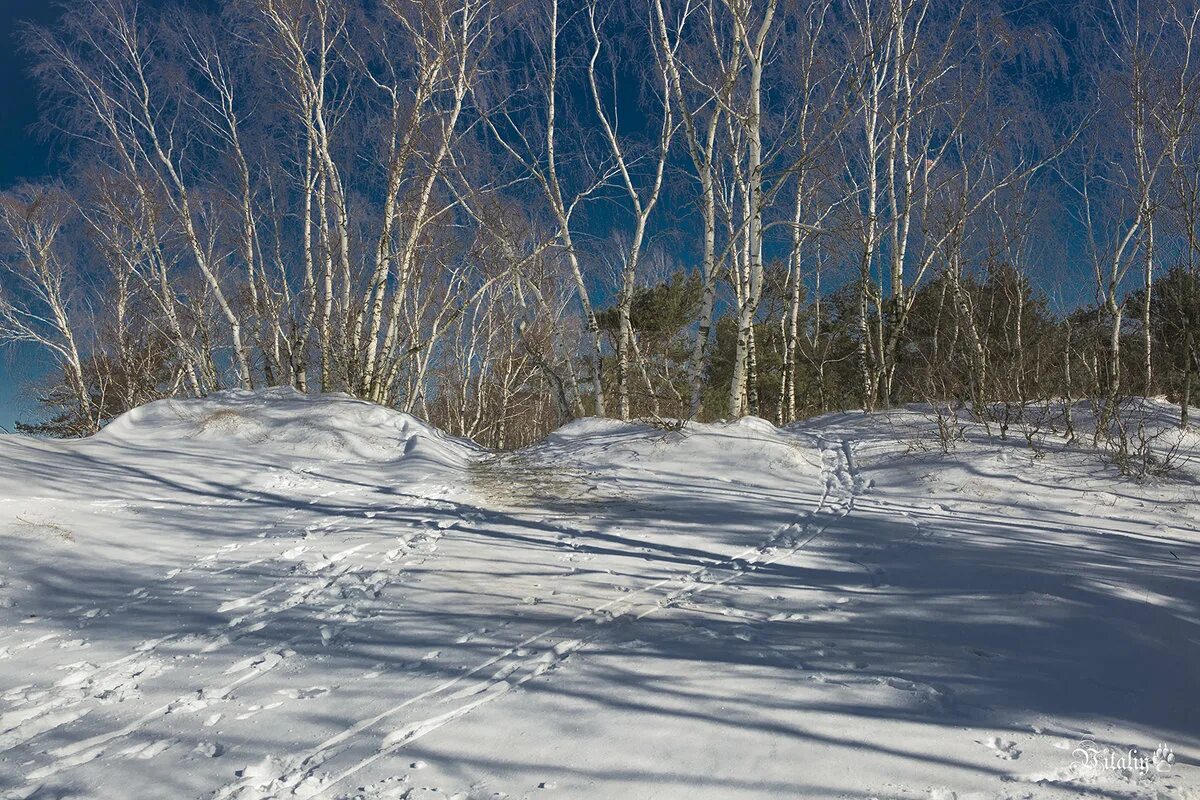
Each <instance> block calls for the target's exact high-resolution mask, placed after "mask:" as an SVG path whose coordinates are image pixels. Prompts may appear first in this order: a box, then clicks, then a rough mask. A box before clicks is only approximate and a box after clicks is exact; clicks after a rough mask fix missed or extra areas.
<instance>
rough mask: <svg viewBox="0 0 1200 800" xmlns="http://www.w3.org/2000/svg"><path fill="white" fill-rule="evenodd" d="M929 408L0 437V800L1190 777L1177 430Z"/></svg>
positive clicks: (572, 792) (225, 410)
mask: <svg viewBox="0 0 1200 800" xmlns="http://www.w3.org/2000/svg"><path fill="white" fill-rule="evenodd" d="M1151 405H1153V404H1151ZM1164 414H1165V411H1164ZM1165 418H1166V417H1165V416H1164V419H1165ZM963 424H964V440H963V441H958V442H955V443H954V447H953V449H952V450H951V451H950V452H949V453H944V452H942V451H941V448H940V447H939V446H938V444H937V441H936V433H935V431H936V423H935V421H934V420H933V419H931V418H930V416H929V415H928V414H927V413H923V412H922V411H921V410H919V409H907V410H897V411H893V412H890V413H887V414H877V415H872V416H870V417H864V416H862V415H858V414H855V415H843V414H831V415H827V416H825V417H822V418H819V419H816V420H811V421H809V422H806V423H802V424H799V425H796V426H791V427H789V428H787V429H778V428H775V427H774V426H772V425H770V424H769V423H767V422H764V421H763V420H756V419H747V420H741V421H738V422H735V423H724V424H714V425H687V426H685V427H683V428H682V429H681V430H664V429H662V428H659V427H654V426H650V425H645V424H640V423H620V422H614V421H609V420H581V421H578V422H575V423H572V424H571V425H568V426H566V427H564V428H562V429H560V430H559V431H557V432H556V433H555V434H553V435H552V436H550V437H549V438H548V439H547V440H546V441H544V442H542V443H540V444H538V445H535V446H534V447H531V448H528V449H526V450H524V451H520V452H517V453H505V454H490V453H487V452H485V451H483V450H481V449H480V448H478V447H476V446H475V445H474V444H472V443H470V442H464V441H461V440H459V439H456V438H454V437H451V436H447V435H445V434H444V433H442V432H440V431H437V430H435V429H432V428H431V427H429V426H428V425H426V424H424V423H422V422H420V421H419V420H416V419H414V418H412V417H409V416H406V415H403V414H398V413H395V412H392V411H388V410H385V409H381V408H378V407H375V406H372V405H369V404H366V403H361V402H358V401H355V400H352V399H350V398H345V397H336V396H335V397H322V398H314V397H304V396H302V395H298V394H296V393H294V392H290V391H281V390H272V391H269V392H257V393H247V392H227V393H222V394H220V395H217V396H215V397H212V398H207V399H205V400H202V401H165V402H161V403H154V404H150V405H148V406H146V407H144V408H142V409H138V410H137V411H134V412H132V413H131V414H128V415H126V416H124V417H122V418H121V419H119V420H117V421H116V422H114V423H113V424H112V425H111V426H109V427H108V428H107V429H105V431H104V432H103V433H101V434H100V435H99V436H96V437H93V438H92V439H90V440H85V441H80V442H42V441H34V440H29V439H24V438H20V437H0V547H2V548H3V549H2V550H0V553H3V555H2V556H0V797H2V798H4V800H13V799H15V798H20V800H27V799H29V798H32V799H33V800H42V799H44V798H61V797H71V796H84V797H88V798H100V799H101V800H109V799H112V800H118V799H119V800H126V799H127V798H130V797H155V798H156V797H172V798H197V799H198V800H199V799H203V800H217V799H223V800H275V799H277V798H298V797H324V798H329V799H330V800H334V799H337V800H403V799H407V800H418V799H423V800H434V798H440V799H441V800H446V798H456V800H476V799H477V798H503V797H507V798H535V797H538V798H540V797H563V798H572V800H576V799H577V798H582V800H610V799H611V798H614V797H629V798H638V799H639V800H640V799H641V798H667V799H668V800H671V799H673V798H680V799H681V800H731V798H756V799H758V798H781V797H788V798H792V797H811V798H821V799H822V800H825V799H826V798H841V797H845V798H867V797H889V798H960V799H961V798H973V799H981V798H1038V799H1039V800H1040V799H1042V798H1050V799H1051V800H1059V799H1063V800H1065V798H1078V797H1086V796H1091V797H1109V798H1126V799H1129V798H1139V799H1142V798H1144V800H1162V798H1172V800H1174V799H1175V798H1192V799H1194V798H1197V797H1200V768H1198V767H1197V766H1196V765H1197V763H1198V761H1200V707H1198V706H1197V698H1198V697H1200V687H1198V686H1197V683H1196V680H1197V676H1198V675H1200V569H1197V567H1198V566H1200V534H1198V533H1197V530H1198V528H1200V512H1198V510H1197V509H1198V508H1200V490H1198V488H1197V487H1198V486H1200V483H1198V482H1197V480H1196V478H1197V465H1196V463H1195V461H1194V460H1187V459H1185V460H1184V461H1183V463H1181V467H1180V470H1179V471H1178V473H1177V474H1175V475H1173V476H1170V477H1167V478H1156V479H1154V480H1151V481H1147V482H1145V483H1140V484H1139V483H1136V482H1133V481H1129V480H1127V479H1124V478H1122V477H1121V476H1120V475H1119V474H1117V472H1116V470H1115V469H1114V468H1112V467H1111V466H1105V465H1104V464H1103V463H1102V462H1101V461H1100V460H1099V459H1098V458H1097V457H1096V454H1095V452H1094V451H1091V450H1090V449H1088V448H1087V447H1085V446H1083V445H1082V444H1080V443H1078V442H1075V443H1069V442H1065V441H1063V440H1062V439H1061V437H1057V438H1056V437H1055V436H1048V437H1046V438H1045V439H1044V441H1042V443H1041V445H1040V449H1039V450H1038V451H1037V452H1035V451H1031V450H1030V449H1029V448H1027V447H1026V446H1025V442H1024V439H1023V438H1022V437H1017V436H1010V437H1009V439H1007V440H1003V439H1000V438H998V437H997V436H995V435H992V436H989V435H988V432H987V431H986V430H984V429H982V428H981V427H979V426H977V425H974V424H972V423H969V422H964V423H963ZM1189 458H1190V456H1189Z"/></svg>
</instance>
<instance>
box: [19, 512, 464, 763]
mask: <svg viewBox="0 0 1200 800" xmlns="http://www.w3.org/2000/svg"><path fill="white" fill-rule="evenodd" d="M429 502H432V503H433V505H435V506H436V505H437V504H438V503H437V501H436V500H432V499H429ZM286 516H288V517H291V516H292V514H291V513H289V514H288V515H286ZM448 528H449V526H448V525H442V526H439V527H438V528H437V529H436V530H433V529H431V530H419V531H415V532H413V533H411V534H407V535H406V536H404V537H401V538H402V539H403V541H404V544H403V545H402V549H403V550H404V552H406V553H411V554H412V555H414V556H423V558H420V559H419V561H424V560H426V559H427V558H429V557H432V555H433V553H434V551H435V550H436V542H437V540H438V539H440V538H441V537H442V536H443V535H445V533H446V530H447V529H448ZM260 541H269V540H260ZM331 543H332V542H331ZM252 544H258V542H254V543H252ZM367 546H368V544H367V543H359V544H355V545H350V546H347V547H343V548H341V549H337V550H335V551H334V552H332V553H329V554H326V553H322V552H319V551H318V552H312V553H311V554H310V552H309V548H308V547H303V546H302V547H293V548H291V549H289V550H286V551H284V552H283V553H276V554H275V555H274V556H268V557H265V558H252V560H250V561H244V562H242V563H239V564H231V565H229V566H227V567H225V568H224V569H222V570H219V571H218V572H214V573H211V574H214V575H215V574H219V573H220V572H224V571H227V570H231V569H235V568H245V567H248V566H252V565H254V564H257V563H261V562H263V561H281V562H288V561H296V562H299V563H298V564H297V566H296V567H294V568H293V573H295V571H296V570H297V569H303V570H304V572H303V573H302V574H300V575H295V576H294V578H293V579H292V580H280V581H278V582H276V583H274V584H273V585H272V586H270V587H268V588H267V589H265V590H263V591H260V592H257V593H254V594H252V595H249V596H245V597H241V598H234V599H230V600H227V601H224V602H221V603H220V604H219V605H218V606H217V608H216V611H217V613H219V614H222V615H231V614H232V615H235V616H233V618H232V619H229V620H228V621H226V622H223V623H220V624H217V625H213V626H210V627H208V628H206V629H205V630H203V631H199V632H177V633H171V634H168V635H165V636H162V637H160V638H157V639H150V640H146V641H144V642H142V643H141V644H139V645H137V646H136V647H135V648H134V649H133V652H131V653H129V654H127V655H125V656H121V657H118V658H116V659H113V660H111V661H108V662H105V663H101V664H98V665H97V664H84V663H82V662H81V666H80V668H78V669H76V671H75V672H73V673H72V674H71V675H69V676H68V677H67V678H65V679H63V680H60V681H58V682H57V683H56V684H54V685H53V686H51V687H48V688H49V693H50V694H49V697H46V695H45V692H43V691H39V690H37V689H36V687H32V686H31V687H28V688H29V691H28V692H27V693H26V694H27V695H28V696H30V697H37V698H39V699H40V701H41V702H39V704H38V705H36V706H33V707H30V708H22V705H23V698H21V697H19V696H15V697H13V698H7V697H6V699H12V700H16V701H17V702H16V703H15V704H14V705H13V707H12V710H11V711H9V712H6V713H4V714H3V715H0V753H3V752H5V751H8V750H11V749H13V748H15V747H18V746H20V745H23V744H26V743H28V742H30V741H32V740H34V739H36V738H38V737H40V736H43V735H45V734H47V733H50V732H52V731H55V730H57V729H60V728H64V726H69V725H70V724H71V723H73V722H75V721H77V720H79V719H81V718H82V717H84V716H87V715H88V714H90V713H91V712H92V711H93V710H94V709H95V708H96V704H97V703H104V702H109V697H110V696H117V699H124V697H126V696H137V694H139V693H140V692H139V689H138V683H137V682H138V681H139V680H146V679H148V678H152V677H156V676H157V675H160V674H162V673H164V672H166V671H168V670H172V669H175V668H176V667H178V666H179V665H180V664H181V663H183V662H174V661H170V662H169V661H164V660H162V659H161V658H156V657H155V655H154V654H155V653H156V651H158V650H160V648H162V647H164V646H166V645H171V644H180V643H187V642H189V641H193V640H195V641H196V642H197V644H198V646H197V647H196V648H195V649H193V650H192V651H191V652H188V653H187V654H186V655H185V659H186V660H191V659H197V658H203V659H207V658H208V657H210V656H211V655H212V654H214V653H217V652H218V651H221V650H224V649H225V648H227V647H229V646H230V645H232V644H234V643H235V642H237V641H238V640H240V639H242V638H243V637H245V636H248V635H250V634H253V633H257V632H258V631H261V630H263V629H264V628H266V627H267V626H268V624H270V622H271V621H272V620H274V619H276V618H277V617H279V616H280V615H281V614H283V613H285V612H287V611H289V610H291V609H293V608H296V607H297V606H302V605H305V604H310V603H315V602H316V601H317V600H318V599H319V598H320V597H321V595H323V594H326V593H329V592H335V593H339V594H341V595H345V594H346V593H348V592H356V591H361V592H362V593H363V595H364V596H370V597H378V596H379V594H380V592H381V591H382V588H383V587H384V586H386V585H387V584H388V583H391V582H393V581H395V580H397V579H399V577H400V571H399V570H398V569H397V570H396V571H394V572H389V571H386V570H379V569H377V568H376V567H375V566H374V565H373V563H372V560H371V558H367V559H365V560H364V559H361V558H359V559H351V556H354V555H356V554H358V553H359V552H360V551H362V550H363V549H364V548H366V547H367ZM232 553H238V554H239V555H240V556H242V557H247V556H251V555H253V554H252V553H251V552H250V550H249V548H245V549H244V547H243V545H242V544H240V543H235V544H232V545H224V546H222V547H220V548H219V549H217V550H216V551H215V552H213V553H210V554H209V555H206V556H201V557H199V558H197V560H196V561H194V562H193V564H192V566H191V567H189V568H188V571H192V570H196V569H200V568H203V567H204V565H206V564H208V563H210V562H212V561H213V560H214V559H215V558H216V557H219V556H222V555H229V554H232ZM306 555H308V557H307V558H303V557H304V556H306ZM378 555H380V554H374V556H378ZM360 560H361V561H362V563H356V562H357V561H360ZM419 561H418V562H416V563H419ZM412 563H414V562H411V561H410V562H408V563H407V564H406V566H407V565H411V564H412ZM180 572H181V571H179V570H176V571H172V572H170V573H168V574H167V575H165V576H164V578H163V580H164V581H170V580H172V579H174V578H176V577H177V576H178V575H179V574H180ZM284 577H292V576H281V578H284ZM296 578H298V580H297V579H296ZM280 592H284V593H286V596H285V597H283V598H282V599H274V598H273V595H275V594H277V593H280ZM177 593H178V592H177ZM131 596H132V598H133V601H132V602H130V601H126V602H124V603H122V604H120V605H118V606H116V607H115V608H113V609H112V611H122V610H126V609H128V608H129V607H131V606H133V605H135V604H141V603H146V602H150V601H153V600H157V599H160V598H156V597H154V596H150V595H149V594H148V590H141V591H139V592H137V593H131ZM237 614H240V616H236V615H237ZM341 629H342V626H341V625H339V626H333V625H321V626H319V628H318V633H319V635H320V638H321V641H322V643H323V644H328V643H329V642H330V641H332V640H333V639H334V638H336V637H337V636H338V634H339V633H340V632H341ZM307 635H311V634H301V635H297V636H294V637H292V638H290V639H288V640H287V641H285V642H282V643H280V644H277V645H273V646H272V647H271V648H269V649H268V650H267V651H264V653H262V654H260V655H259V656H253V657H251V658H249V659H243V660H242V661H240V662H238V663H237V664H234V665H233V666H231V667H229V668H228V669H225V670H224V673H223V674H225V675H230V674H233V673H237V672H243V671H245V670H248V671H245V674H243V675H241V676H239V677H237V678H236V679H234V680H232V681H229V682H227V683H225V684H223V685H220V686H205V687H203V688H197V689H195V690H193V691H192V692H190V693H188V694H185V695H182V696H179V697H177V698H176V699H174V700H171V701H170V702H167V703H165V704H162V705H160V706H158V707H157V708H153V709H151V710H149V711H147V712H144V713H143V714H142V715H140V716H139V717H137V718H136V719H134V720H133V721H132V722H130V723H128V724H126V725H125V726H123V727H120V728H117V729H114V730H111V731H107V732H104V733H101V734H98V735H96V736H92V737H90V738H88V739H85V740H82V741H79V742H74V743H71V744H68V745H64V746H60V747H57V748H54V749H51V750H49V751H47V754H48V755H49V756H51V758H52V760H51V761H50V762H49V763H47V764H45V765H44V766H42V767H40V768H38V769H35V770H33V771H32V772H30V773H28V774H27V775H26V780H27V781H34V782H37V781H42V780H45V779H46V778H48V777H51V776H53V775H55V774H57V773H60V772H62V771H64V770H67V769H70V768H72V767H75V766H79V765H81V764H85V763H88V762H90V761H93V760H95V759H97V758H99V757H101V756H103V755H104V753H105V751H106V750H107V749H108V747H109V746H110V745H111V744H112V743H113V742H114V741H117V740H119V739H122V738H125V737H127V736H129V735H131V734H133V733H136V732H138V731H140V730H142V729H143V728H144V727H145V726H147V725H148V724H150V723H152V722H154V721H155V720H158V719H161V718H162V717H164V716H166V715H168V714H171V713H181V712H194V711H198V710H200V709H203V708H205V707H206V706H208V705H209V704H210V703H211V702H213V701H217V700H222V699H225V698H226V697H228V696H229V695H230V694H231V693H232V691H233V690H234V689H235V688H237V687H239V686H241V685H243V684H245V683H248V682H250V681H252V680H254V679H256V678H258V677H260V676H261V675H263V674H265V673H266V672H268V671H270V670H271V669H273V668H274V667H275V666H277V665H278V664H279V663H280V662H281V661H283V660H284V659H286V658H288V657H289V656H290V655H291V654H292V651H291V650H290V647H291V646H292V645H294V644H296V643H297V642H299V641H300V640H301V639H303V638H305V636H307ZM53 636H54V635H47V636H44V637H42V639H39V640H36V641H35V642H33V643H30V645H29V646H32V645H34V644H37V643H39V642H41V641H44V640H48V639H50V638H53ZM205 663H206V664H207V663H208V662H207V661H206V662H205ZM147 752H149V753H151V754H153V752H154V751H152V750H150V751H147ZM144 757H149V756H144Z"/></svg>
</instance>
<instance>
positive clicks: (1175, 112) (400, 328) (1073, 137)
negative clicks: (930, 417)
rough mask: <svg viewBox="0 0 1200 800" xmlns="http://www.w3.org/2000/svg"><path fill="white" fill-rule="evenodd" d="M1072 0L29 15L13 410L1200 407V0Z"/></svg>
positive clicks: (682, 0) (763, 412)
mask: <svg viewBox="0 0 1200 800" xmlns="http://www.w3.org/2000/svg"><path fill="white" fill-rule="evenodd" d="M1063 5H1070V6H1072V7H1071V8H1060V7H1058V6H1057V4H1053V3H1051V4H1046V5H1043V6H1038V5H1037V4H1033V5H1030V4H1007V3H994V2H984V1H983V0H969V1H968V2H963V3H959V2H950V0H620V1H619V2H607V1H606V0H230V1H229V2H221V3H216V4H207V5H203V6H199V7H197V6H194V5H193V6H151V5H148V4H143V5H138V4H136V3H134V2H132V0H79V2H73V3H71V4H70V5H69V7H68V6H64V13H63V15H62V17H61V19H60V21H59V22H58V23H57V24H55V25H52V26H49V27H29V28H28V29H26V30H25V31H24V33H23V41H24V46H25V48H26V52H27V57H28V60H29V63H31V64H32V65H33V66H32V74H31V76H32V79H33V80H35V81H36V82H37V85H38V87H39V90H40V92H41V94H42V103H43V108H44V112H45V113H44V130H43V133H44V134H45V135H47V136H50V137H51V139H52V141H53V142H54V143H55V146H56V148H57V152H59V154H60V157H61V158H62V159H63V162H64V164H65V166H64V169H63V170H62V172H61V174H60V175H59V176H58V177H56V178H54V179H53V180H49V181H45V182H41V183H33V184H23V185H19V186H14V187H10V188H8V189H7V190H5V191H4V192H3V194H2V195H0V343H11V344H17V345H19V346H21V347H24V348H31V349H32V350H35V351H36V352H38V353H39V358H41V359H43V360H44V362H45V363H47V364H49V365H51V368H50V369H49V370H48V371H47V373H46V375H45V377H44V378H42V379H41V380H40V381H39V382H38V384H37V385H36V387H34V389H35V390H36V391H37V393H38V397H39V399H40V403H41V407H42V409H43V412H44V413H43V417H42V418H41V419H38V420H30V421H29V422H27V423H24V424H22V425H21V428H22V430H24V431H26V432H31V433H37V434H41V435H49V436H63V437H74V436H82V435H89V434H91V433H94V432H96V431H97V430H99V429H100V428H101V427H102V426H104V425H105V424H106V423H107V422H108V421H109V420H112V419H114V418H115V417H116V416H118V415H120V414H122V413H124V412H125V411H127V410H129V409H131V408H134V407H136V406H139V405H141V404H144V403H146V402H148V401H150V400H154V399H159V398H166V397H202V396H206V395H209V394H211V393H213V392H216V391H219V390H223V389H238V388H240V389H259V388H264V387H269V386H291V387H294V388H295V389H297V390H299V391H301V392H306V393H315V392H342V393H346V394H349V395H351V396H353V397H356V398H361V399H366V400H369V401H372V402H375V403H379V404H383V405H385V406H388V407H392V408H396V409H399V410H401V411H406V412H409V413H413V414H417V415H419V416H421V417H424V418H426V419H428V420H429V421H430V422H431V423H432V424H434V425H436V426H438V427H440V428H442V429H444V430H446V431H448V432H450V433H452V434H455V435H460V436H463V437H469V438H473V439H475V440H477V441H478V442H480V443H482V444H484V445H486V446H488V447H492V448H499V449H506V448H515V447H520V446H523V445H527V444H529V443H530V442H533V441H536V440H537V439H539V438H541V437H542V436H544V435H545V434H546V433H547V432H549V431H550V430H553V429H554V428H557V427H558V426H560V425H562V424H563V423H565V422H567V421H569V420H571V419H575V418H579V417H583V416H589V415H596V416H608V417H614V418H619V419H634V418H645V419H651V420H657V421H660V422H664V424H669V423H667V422H665V421H668V420H672V419H697V420H702V421H704V420H715V419H729V418H737V417H740V416H744V415H757V416H760V417H763V418H766V419H768V420H770V421H772V422H775V423H777V424H786V423H790V422H792V421H795V420H798V419H803V418H806V417H809V416H812V415H815V414H818V413H821V412H826V411H831V410H839V409H841V410H846V409H863V410H864V411H872V410H877V409H884V408H888V407H892V406H896V405H898V404H904V403H913V402H915V403H924V404H928V406H929V407H930V408H932V409H935V410H937V409H951V408H953V409H962V408H969V409H970V410H971V411H972V412H973V413H974V414H975V415H976V416H977V417H978V418H980V419H983V420H985V421H988V422H989V423H991V422H994V423H996V424H999V425H1000V426H1001V429H1002V430H1007V429H1008V427H1009V426H1020V425H1034V424H1036V425H1050V426H1052V427H1054V428H1055V429H1056V430H1059V431H1061V432H1063V433H1065V434H1066V435H1068V436H1070V435H1072V420H1071V408H1072V404H1073V403H1076V402H1079V401H1084V400H1086V401H1089V402H1090V403H1091V407H1092V408H1093V409H1094V410H1095V413H1096V416H1097V418H1098V419H1099V420H1100V421H1101V424H1098V425H1097V426H1096V428H1095V431H1096V433H1095V434H1094V435H1095V436H1096V437H1097V439H1104V438H1106V437H1115V439H1114V441H1115V442H1116V444H1115V445H1114V446H1115V447H1117V448H1118V449H1123V451H1127V450H1128V449H1129V448H1130V447H1136V442H1134V443H1133V444H1132V445H1131V443H1130V440H1131V438H1134V439H1135V438H1136V436H1135V434H1134V433H1133V432H1130V431H1129V430H1127V425H1126V423H1124V422H1122V421H1121V420H1123V419H1125V418H1124V417H1123V416H1122V415H1121V413H1120V411H1121V409H1122V407H1123V406H1124V405H1125V404H1127V403H1128V402H1129V401H1130V399H1131V398H1134V397H1138V396H1159V395H1165V396H1166V397H1167V398H1168V399H1169V400H1170V401H1171V402H1174V403H1177V404H1178V406H1179V424H1180V425H1181V426H1183V427H1187V426H1188V425H1189V406H1190V405H1192V404H1193V403H1194V402H1195V393H1196V383H1197V381H1196V373H1197V371H1198V370H1200V346H1198V345H1200V343H1198V342H1197V336H1198V334H1200V286H1198V277H1200V52H1197V51H1196V50H1195V44H1196V37H1197V34H1198V33H1200V4H1198V3H1196V2H1192V0H1161V1H1160V2H1153V3H1150V2H1136V0H1111V2H1109V1H1108V0H1103V1H1101V0H1095V1H1094V2H1087V3H1079V4H1063ZM1064 401H1065V402H1064ZM1105 421H1110V422H1114V423H1115V429H1116V432H1115V433H1114V432H1113V430H1114V427H1113V425H1106V424H1103V423H1104V422H1105ZM1143 444H1144V443H1143Z"/></svg>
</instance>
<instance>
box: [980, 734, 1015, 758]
mask: <svg viewBox="0 0 1200 800" xmlns="http://www.w3.org/2000/svg"><path fill="white" fill-rule="evenodd" d="M981 744H982V745H983V746H984V747H986V748H988V749H989V750H992V751H993V752H994V753H995V754H996V757H997V758H1003V759H1004V760H1005V761H1014V760H1016V759H1018V758H1020V757H1021V751H1020V750H1019V749H1018V748H1017V743H1016V742H1014V741H1012V740H1011V739H1001V738H1000V737H999V736H993V737H991V738H990V739H986V740H984V741H983V742H981Z"/></svg>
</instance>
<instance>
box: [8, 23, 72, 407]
mask: <svg viewBox="0 0 1200 800" xmlns="http://www.w3.org/2000/svg"><path fill="white" fill-rule="evenodd" d="M57 13H58V6H57V4H53V3H49V2H47V0H0V109H3V111H2V112H0V187H8V186H11V185H13V184H14V183H19V182H20V181H22V180H27V179H31V178H39V177H42V176H44V175H46V174H47V173H49V172H50V171H51V169H52V165H51V163H50V148H49V144H48V142H46V141H45V140H44V138H43V137H41V136H39V135H37V134H36V133H35V132H34V131H33V127H34V125H35V123H36V122H37V93H36V90H35V89H34V87H33V82H32V81H31V80H30V78H29V75H28V74H27V72H26V61H25V58H24V56H23V54H22V53H21V52H20V50H19V45H18V41H17V29H18V27H19V25H20V23H22V22H50V21H51V20H53V19H54V18H55V16H56V15H57ZM28 356H29V353H28V352H27V350H23V349H21V348H9V349H8V350H7V351H6V352H3V353H0V426H3V427H5V428H8V429H10V430H11V429H12V425H13V421H14V420H15V419H17V418H19V417H22V418H26V419H28V418H29V412H30V411H32V410H33V409H32V405H31V403H29V402H28V401H27V400H26V399H23V398H21V397H20V396H19V395H20V393H21V389H22V388H23V385H24V384H26V383H27V382H28V381H29V380H30V379H31V378H32V377H33V376H34V375H35V374H36V372H37V367H36V366H34V365H33V364H31V363H30V359H29V357H28Z"/></svg>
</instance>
